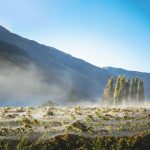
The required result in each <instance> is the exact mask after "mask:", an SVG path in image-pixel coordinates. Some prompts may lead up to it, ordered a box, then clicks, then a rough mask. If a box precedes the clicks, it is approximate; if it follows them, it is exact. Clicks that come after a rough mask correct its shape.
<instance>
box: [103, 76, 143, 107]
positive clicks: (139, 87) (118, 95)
mask: <svg viewBox="0 0 150 150" xmlns="http://www.w3.org/2000/svg"><path fill="white" fill-rule="evenodd" d="M143 101H144V82H143V81H142V80H140V79H139V78H138V77H136V78H132V80H130V79H127V78H126V76H120V75H119V76H118V77H117V79H116V82H115V79H114V77H111V78H110V79H109V80H108V82H107V85H106V88H105V90H104V95H103V103H104V104H110V105H112V104H122V103H133V102H139V103H140V102H143Z"/></svg>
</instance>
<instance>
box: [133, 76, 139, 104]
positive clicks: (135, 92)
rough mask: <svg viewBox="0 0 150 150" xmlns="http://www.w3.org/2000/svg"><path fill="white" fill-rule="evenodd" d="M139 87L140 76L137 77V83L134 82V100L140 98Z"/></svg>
mask: <svg viewBox="0 0 150 150" xmlns="http://www.w3.org/2000/svg"><path fill="white" fill-rule="evenodd" d="M138 89H139V79H138V77H136V78H135V83H134V100H135V101H137V100H138Z"/></svg>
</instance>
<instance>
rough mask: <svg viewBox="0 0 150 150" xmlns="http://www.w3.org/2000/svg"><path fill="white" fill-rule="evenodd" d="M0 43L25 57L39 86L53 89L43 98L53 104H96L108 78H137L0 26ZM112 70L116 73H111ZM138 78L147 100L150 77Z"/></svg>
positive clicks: (142, 76) (144, 74) (127, 72)
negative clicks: (34, 72)
mask: <svg viewBox="0 0 150 150" xmlns="http://www.w3.org/2000/svg"><path fill="white" fill-rule="evenodd" d="M0 41H3V42H6V43H9V44H11V45H14V46H15V47H18V48H19V49H21V50H23V51H24V52H25V53H26V54H27V55H28V57H29V58H30V60H32V62H33V64H34V66H35V68H36V70H37V72H38V74H40V75H41V76H42V77H41V76H40V78H42V83H43V82H45V83H46V84H48V85H50V86H51V87H50V88H49V87H47V86H46V87H47V88H46V89H48V88H49V89H53V90H51V91H53V92H51V94H50V95H48V96H49V97H46V98H48V100H55V101H57V102H56V103H58V102H64V101H65V102H66V101H67V102H77V101H82V100H83V101H85V100H89V101H97V100H99V99H100V97H101V96H102V94H103V90H104V87H105V85H106V83H107V80H108V78H109V77H110V76H112V75H114V76H116V75H118V74H122V73H124V74H125V75H128V74H130V76H135V75H136V74H135V73H134V72H130V71H128V70H126V71H123V69H122V70H120V69H117V68H114V69H113V70H112V69H111V68H100V67H96V66H94V65H92V64H90V63H88V62H86V61H84V60H82V59H78V58H75V57H73V56H71V55H69V54H66V53H64V52H62V51H60V50H58V49H56V48H53V47H49V46H45V45H42V44H39V43H37V42H36V41H33V40H29V39H26V38H23V37H21V36H19V35H17V34H14V33H11V32H10V31H8V30H7V29H5V28H4V27H2V26H0ZM115 69H116V71H114V70H115ZM39 72H40V73H39ZM139 76H140V77H141V78H142V79H144V81H145V82H146V83H145V89H146V97H148V98H150V95H149V92H148V91H149V87H150V86H149V83H150V80H149V78H150V74H148V73H139ZM147 79H148V80H147ZM43 89H45V86H44V88H43ZM54 89H57V90H54ZM43 91H44V90H43Z"/></svg>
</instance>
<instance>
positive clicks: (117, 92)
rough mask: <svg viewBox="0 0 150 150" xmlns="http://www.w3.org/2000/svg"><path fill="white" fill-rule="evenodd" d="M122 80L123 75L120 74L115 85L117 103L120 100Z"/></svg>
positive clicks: (115, 101)
mask: <svg viewBox="0 0 150 150" xmlns="http://www.w3.org/2000/svg"><path fill="white" fill-rule="evenodd" d="M120 80H121V76H120V75H119V76H118V77H117V82H116V85H115V92H114V103H115V104H117V103H118V101H119V90H120Z"/></svg>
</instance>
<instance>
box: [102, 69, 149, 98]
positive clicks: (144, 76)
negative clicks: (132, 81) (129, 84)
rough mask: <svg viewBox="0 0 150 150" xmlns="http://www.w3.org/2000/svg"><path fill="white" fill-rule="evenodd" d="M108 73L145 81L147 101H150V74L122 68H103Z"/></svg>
mask: <svg viewBox="0 0 150 150" xmlns="http://www.w3.org/2000/svg"><path fill="white" fill-rule="evenodd" d="M103 69H105V70H106V71H107V72H108V73H110V74H111V75H114V76H118V75H126V77H127V78H132V77H136V76H137V77H139V78H140V79H142V80H143V81H144V84H145V93H146V99H150V92H149V91H150V73H144V72H138V71H129V70H125V69H122V68H113V67H103Z"/></svg>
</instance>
